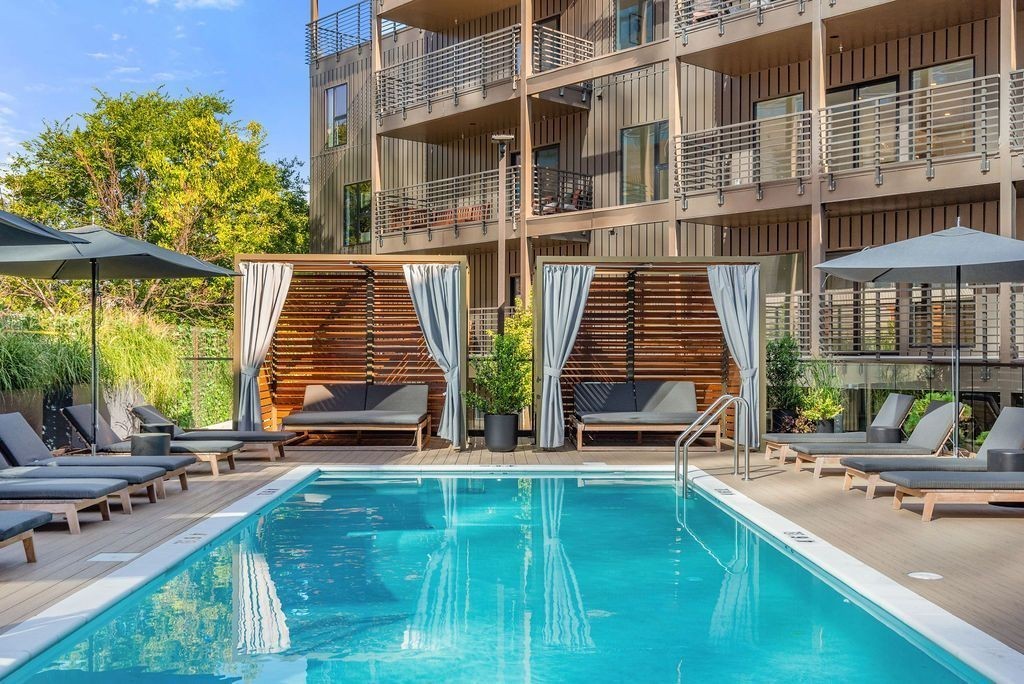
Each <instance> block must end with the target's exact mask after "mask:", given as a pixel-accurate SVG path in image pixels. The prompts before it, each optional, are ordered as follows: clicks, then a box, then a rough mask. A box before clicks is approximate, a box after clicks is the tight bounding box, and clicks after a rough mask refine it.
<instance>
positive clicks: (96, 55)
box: [85, 52, 114, 59]
mask: <svg viewBox="0 0 1024 684" xmlns="http://www.w3.org/2000/svg"><path fill="white" fill-rule="evenodd" d="M85 56H86V57H92V58H93V59H110V58H111V57H113V56H114V55H112V54H110V53H108V52H86V53H85Z"/></svg>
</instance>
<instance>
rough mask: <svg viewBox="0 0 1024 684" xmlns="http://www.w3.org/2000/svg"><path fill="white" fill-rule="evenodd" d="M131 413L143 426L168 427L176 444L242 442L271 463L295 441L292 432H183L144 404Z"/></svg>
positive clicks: (153, 407) (282, 454) (281, 455)
mask: <svg viewBox="0 0 1024 684" xmlns="http://www.w3.org/2000/svg"><path fill="white" fill-rule="evenodd" d="M132 413H134V414H135V416H136V417H137V418H138V419H139V420H140V421H142V424H143V425H169V426H171V427H172V429H173V430H174V432H173V434H172V439H174V441H176V442H200V441H206V440H211V439H214V440H220V439H223V440H229V441H233V442H235V441H237V442H243V443H244V444H245V447H246V449H245V450H248V449H249V448H250V447H252V450H253V451H262V452H264V453H265V454H266V455H267V457H269V458H270V460H271V461H276V460H277V458H278V456H280V457H281V458H284V445H285V444H287V443H288V442H290V441H292V440H294V439H295V437H296V436H297V435H296V434H295V433H294V432H268V431H264V430H218V429H202V430H183V429H182V428H181V427H179V426H178V424H177V423H175V422H174V421H173V420H171V419H170V418H168V417H167V416H165V415H164V414H162V413H160V411H158V410H157V409H156V407H155V406H150V405H149V404H145V405H143V406H135V407H133V408H132Z"/></svg>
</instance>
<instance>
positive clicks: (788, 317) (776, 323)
mask: <svg viewBox="0 0 1024 684" xmlns="http://www.w3.org/2000/svg"><path fill="white" fill-rule="evenodd" d="M764 313H765V331H766V333H767V335H768V339H770V340H775V339H779V338H782V337H785V336H786V335H789V336H790V337H792V338H793V339H794V340H795V341H796V343H797V346H798V347H799V348H800V351H801V352H802V353H803V354H805V355H806V354H809V353H810V351H811V293H810V292H793V293H788V294H770V295H766V296H765V312H764Z"/></svg>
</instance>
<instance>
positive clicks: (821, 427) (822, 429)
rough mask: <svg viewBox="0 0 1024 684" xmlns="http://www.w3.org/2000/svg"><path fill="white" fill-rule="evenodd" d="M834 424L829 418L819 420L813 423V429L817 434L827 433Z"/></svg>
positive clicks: (831, 429)
mask: <svg viewBox="0 0 1024 684" xmlns="http://www.w3.org/2000/svg"><path fill="white" fill-rule="evenodd" d="M834 425H835V423H833V422H832V421H831V420H819V421H818V422H817V423H816V424H815V430H814V431H815V432H817V433H818V434H828V433H831V432H832V431H833V426H834Z"/></svg>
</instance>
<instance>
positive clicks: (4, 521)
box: [0, 511, 53, 541]
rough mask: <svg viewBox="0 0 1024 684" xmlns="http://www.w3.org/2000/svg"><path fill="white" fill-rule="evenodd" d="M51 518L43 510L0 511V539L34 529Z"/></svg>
mask: <svg viewBox="0 0 1024 684" xmlns="http://www.w3.org/2000/svg"><path fill="white" fill-rule="evenodd" d="M51 520H53V516H52V515H50V514H49V513H47V512H45V511H0V541H6V540H8V539H10V538H11V537H14V536H17V535H19V534H21V533H22V532H26V531H28V530H34V529H35V528H37V527H39V526H40V525H45V524H46V523H48V522H50V521H51Z"/></svg>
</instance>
